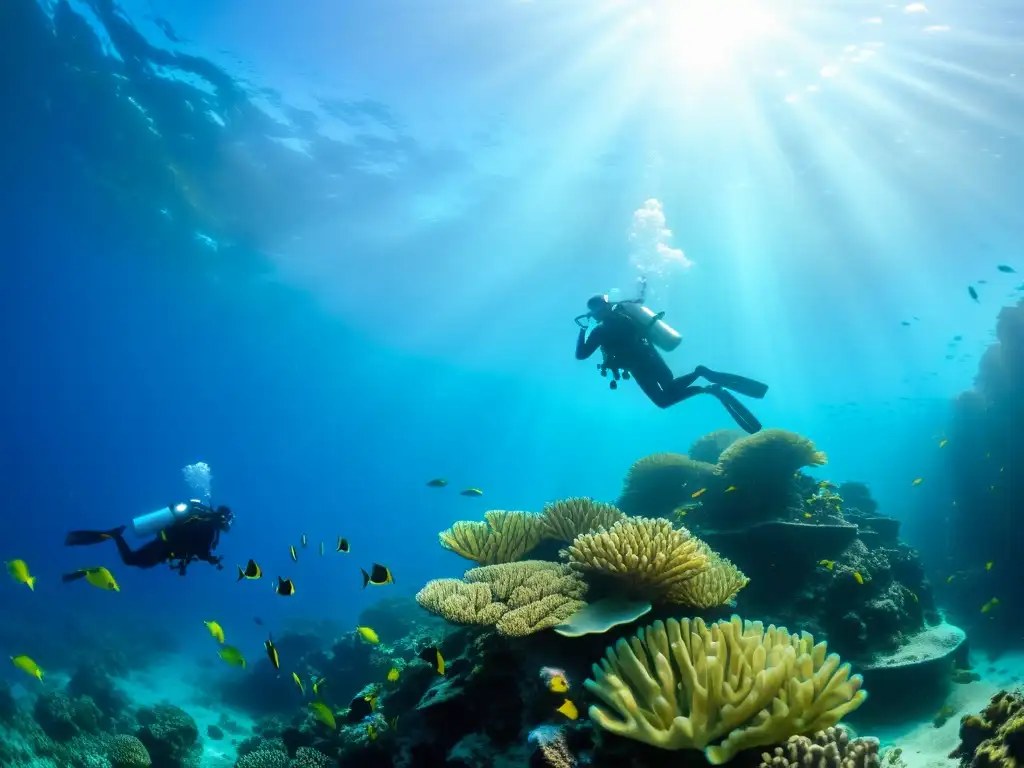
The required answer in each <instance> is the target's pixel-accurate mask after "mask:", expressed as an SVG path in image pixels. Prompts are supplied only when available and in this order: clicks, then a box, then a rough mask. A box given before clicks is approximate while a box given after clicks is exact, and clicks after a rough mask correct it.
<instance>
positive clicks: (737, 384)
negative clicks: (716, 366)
mask: <svg viewBox="0 0 1024 768" xmlns="http://www.w3.org/2000/svg"><path fill="white" fill-rule="evenodd" d="M701 375H702V376H703V377H704V378H705V379H707V380H708V381H710V382H711V383H712V384H717V385H718V386H720V387H723V388H725V389H730V390H732V391H733V392H738V393H739V394H741V395H743V396H745V397H753V398H755V399H757V400H760V399H761V398H762V397H764V396H765V394H766V393H767V392H768V385H767V384H762V383H761V382H760V381H754V380H753V379H748V378H747V377H746V376H737V375H736V374H735V373H719V372H718V371H711V370H708V369H707V368H704V369H703V370H702V371H701Z"/></svg>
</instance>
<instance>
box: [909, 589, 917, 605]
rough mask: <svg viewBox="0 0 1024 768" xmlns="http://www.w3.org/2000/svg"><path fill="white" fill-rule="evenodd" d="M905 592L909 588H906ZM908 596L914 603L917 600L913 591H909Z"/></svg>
mask: <svg viewBox="0 0 1024 768" xmlns="http://www.w3.org/2000/svg"><path fill="white" fill-rule="evenodd" d="M907 592H910V590H909V589H908V590H907ZM910 597H911V599H912V600H913V601H914V602H915V603H916V602H917V595H915V594H914V593H913V592H910Z"/></svg>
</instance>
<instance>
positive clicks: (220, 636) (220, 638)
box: [203, 621, 224, 643]
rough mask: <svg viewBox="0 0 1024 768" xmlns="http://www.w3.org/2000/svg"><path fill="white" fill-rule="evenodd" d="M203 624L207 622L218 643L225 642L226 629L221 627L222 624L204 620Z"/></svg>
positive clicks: (207, 626)
mask: <svg viewBox="0 0 1024 768" xmlns="http://www.w3.org/2000/svg"><path fill="white" fill-rule="evenodd" d="M203 624H205V625H206V628H207V629H208V630H210V634H211V635H213V637H214V639H215V640H216V641H217V642H218V643H223V642H224V630H223V629H221V628H220V624H218V623H217V622H216V621H204V622H203Z"/></svg>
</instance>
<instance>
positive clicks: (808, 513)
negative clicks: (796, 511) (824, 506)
mask: <svg viewBox="0 0 1024 768" xmlns="http://www.w3.org/2000/svg"><path fill="white" fill-rule="evenodd" d="M804 517H807V518H811V517H814V515H812V514H811V513H810V512H804Z"/></svg>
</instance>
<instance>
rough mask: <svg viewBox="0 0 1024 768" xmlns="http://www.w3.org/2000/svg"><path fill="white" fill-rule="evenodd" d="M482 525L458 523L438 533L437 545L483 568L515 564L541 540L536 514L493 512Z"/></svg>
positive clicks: (539, 520) (539, 523)
mask: <svg viewBox="0 0 1024 768" xmlns="http://www.w3.org/2000/svg"><path fill="white" fill-rule="evenodd" d="M484 518H485V520H486V522H476V521H466V520H462V521H459V522H457V523H455V525H453V526H452V527H451V528H449V529H448V530H447V531H444V532H442V533H440V534H438V539H439V540H440V542H441V546H442V547H444V548H445V549H450V550H451V551H452V552H454V553H456V554H457V555H461V556H462V557H464V558H466V559H467V560H473V561H475V562H478V563H481V564H483V565H491V564H495V563H511V562H515V561H516V560H518V559H519V558H521V557H522V556H523V555H525V554H526V553H527V552H529V551H530V550H531V549H533V548H534V547H535V546H537V544H538V543H539V542H540V540H541V535H542V522H541V518H540V516H539V515H533V514H530V513H529V512H506V511H505V510H498V509H494V510H491V511H489V512H486V513H485V514H484Z"/></svg>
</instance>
